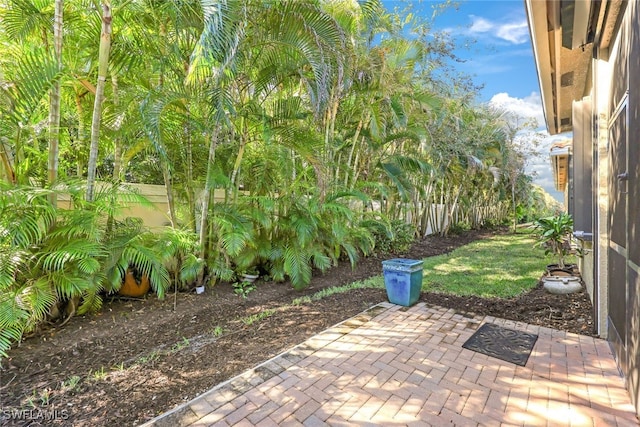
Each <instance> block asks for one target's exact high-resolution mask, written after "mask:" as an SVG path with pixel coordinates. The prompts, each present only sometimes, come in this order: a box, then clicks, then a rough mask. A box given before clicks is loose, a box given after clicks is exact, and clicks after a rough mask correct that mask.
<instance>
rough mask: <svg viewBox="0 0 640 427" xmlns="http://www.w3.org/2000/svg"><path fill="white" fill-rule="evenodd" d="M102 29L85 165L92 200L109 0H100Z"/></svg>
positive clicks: (108, 46)
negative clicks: (87, 157) (87, 162)
mask: <svg viewBox="0 0 640 427" xmlns="http://www.w3.org/2000/svg"><path fill="white" fill-rule="evenodd" d="M101 5H102V16H101V20H102V30H101V32H100V50H99V54H98V82H97V84H96V93H95V101H94V104H93V116H92V119H91V145H90V147H89V165H88V166H87V193H86V196H85V197H86V200H87V201H89V202H90V201H93V198H94V187H95V183H96V169H97V164H98V146H99V142H100V121H101V118H102V102H103V101H104V89H105V85H106V82H107V74H108V71H109V54H110V51H111V31H112V25H111V21H112V19H113V17H112V15H111V0H102V1H101Z"/></svg>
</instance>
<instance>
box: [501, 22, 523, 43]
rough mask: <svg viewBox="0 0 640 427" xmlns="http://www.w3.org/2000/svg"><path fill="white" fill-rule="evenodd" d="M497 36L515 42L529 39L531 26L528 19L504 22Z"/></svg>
mask: <svg viewBox="0 0 640 427" xmlns="http://www.w3.org/2000/svg"><path fill="white" fill-rule="evenodd" d="M497 36H498V37H499V38H501V39H502V40H506V41H508V42H511V43H513V44H522V43H526V42H527V41H529V26H528V25H527V21H522V22H514V23H511V24H504V25H501V26H499V27H498V32H497Z"/></svg>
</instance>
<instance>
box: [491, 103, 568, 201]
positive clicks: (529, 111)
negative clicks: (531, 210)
mask: <svg viewBox="0 0 640 427" xmlns="http://www.w3.org/2000/svg"><path fill="white" fill-rule="evenodd" d="M489 105H491V106H493V107H495V108H498V109H500V110H504V111H507V112H511V113H513V114H514V115H517V116H518V117H520V118H521V119H523V120H530V119H531V120H534V121H535V123H536V124H537V129H538V131H537V132H534V131H527V132H523V133H521V134H518V142H519V143H521V144H527V143H529V144H530V143H531V141H534V140H537V141H538V142H539V145H537V147H536V149H535V151H536V152H537V155H532V156H530V157H529V158H528V159H527V163H526V168H525V170H526V172H527V173H528V174H530V175H531V176H532V177H533V182H534V183H535V184H538V185H539V186H541V187H542V188H543V189H544V190H545V191H546V192H547V193H549V194H550V195H551V196H552V197H554V198H555V199H556V200H558V201H560V202H562V201H563V199H562V198H563V195H562V193H560V192H558V191H556V189H555V187H554V183H553V169H552V167H551V160H550V158H549V150H550V149H551V144H553V143H554V142H556V141H559V140H561V139H566V138H570V137H571V135H570V134H569V135H567V134H562V135H554V136H549V134H548V132H547V131H546V130H542V129H545V124H544V114H543V112H542V101H541V99H540V95H539V94H538V93H536V92H532V93H531V94H530V95H529V96H526V97H524V98H514V97H512V96H509V94H508V93H498V94H495V95H494V96H493V97H492V98H491V100H490V101H489Z"/></svg>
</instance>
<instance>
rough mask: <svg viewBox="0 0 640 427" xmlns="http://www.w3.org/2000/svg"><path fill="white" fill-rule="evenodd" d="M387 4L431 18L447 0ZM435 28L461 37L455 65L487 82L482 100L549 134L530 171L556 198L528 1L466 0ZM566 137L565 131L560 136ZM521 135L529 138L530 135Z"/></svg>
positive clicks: (448, 11)
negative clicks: (407, 6)
mask: <svg viewBox="0 0 640 427" xmlns="http://www.w3.org/2000/svg"><path fill="white" fill-rule="evenodd" d="M383 2H384V4H385V6H386V7H387V9H389V10H392V9H393V8H394V7H399V8H403V7H404V6H406V5H407V4H408V3H412V4H413V7H414V10H415V11H416V13H419V14H420V15H423V16H425V17H431V16H432V14H433V11H434V7H435V6H436V5H438V4H442V3H444V0H439V1H438V0H413V1H404V0H397V1H392V0H383ZM433 27H434V28H433V29H434V30H435V31H446V32H448V33H449V34H451V36H452V37H453V38H455V40H456V41H457V42H458V43H457V45H458V46H460V48H459V49H458V50H457V51H456V54H457V55H458V57H460V58H462V59H464V62H461V63H456V65H455V67H456V69H457V70H460V71H462V72H464V73H466V74H468V75H471V76H472V77H473V81H474V83H475V84H476V85H483V89H482V90H481V91H480V92H479V93H478V94H477V100H478V102H481V103H490V104H493V105H496V106H499V107H501V108H503V109H506V110H509V111H512V112H514V113H516V114H518V115H519V116H521V117H522V118H524V119H534V120H536V122H537V123H538V130H539V131H541V132H543V133H544V135H546V136H547V137H545V138H544V139H543V142H542V144H541V145H540V147H539V152H540V155H539V156H537V157H533V158H531V159H530V160H529V162H528V166H527V170H528V172H530V173H531V174H532V175H534V181H535V182H536V183H537V184H539V185H540V186H542V187H543V188H544V189H545V190H546V191H547V192H548V193H549V194H551V195H552V196H553V197H555V198H556V199H557V200H559V201H562V194H561V193H559V192H557V191H555V188H554V187H553V178H552V175H551V163H550V161H549V156H548V150H549V147H550V145H551V143H552V142H554V141H555V140H557V139H559V137H548V134H547V133H546V129H545V127H544V115H543V112H542V102H541V97H540V88H539V86H538V76H537V73H536V68H535V61H534V58H533V49H532V46H531V39H530V35H529V28H528V26H527V17H526V12H525V7H524V0H502V1H499V0H498V1H496V0H492V1H490V0H467V1H459V2H457V3H456V4H455V5H454V6H452V7H448V8H446V9H443V10H442V12H441V13H439V14H438V15H437V16H436V17H435V20H434V21H433ZM562 137H563V138H566V135H563V136H562ZM522 139H523V140H524V141H525V143H526V139H527V135H523V136H522Z"/></svg>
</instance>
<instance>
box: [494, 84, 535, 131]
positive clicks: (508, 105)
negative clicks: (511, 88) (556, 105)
mask: <svg viewBox="0 0 640 427" xmlns="http://www.w3.org/2000/svg"><path fill="white" fill-rule="evenodd" d="M489 105H491V106H493V107H495V108H498V109H501V110H505V111H509V112H511V113H513V114H514V115H516V116H518V117H520V118H522V119H524V120H530V119H531V120H534V121H535V123H536V125H537V126H536V127H537V128H542V127H544V126H545V124H544V113H543V111H542V99H541V98H540V95H539V94H538V93H536V92H531V95H529V96H526V97H524V98H514V97H511V96H509V94H508V93H506V92H502V93H497V94H495V95H493V97H492V98H491V100H489Z"/></svg>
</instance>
